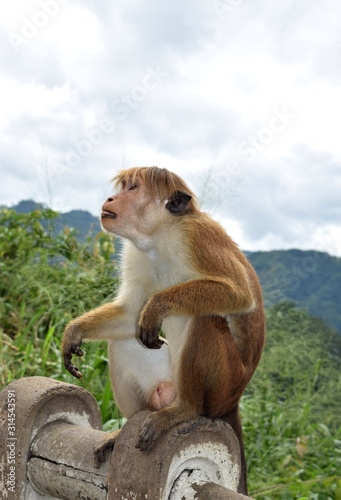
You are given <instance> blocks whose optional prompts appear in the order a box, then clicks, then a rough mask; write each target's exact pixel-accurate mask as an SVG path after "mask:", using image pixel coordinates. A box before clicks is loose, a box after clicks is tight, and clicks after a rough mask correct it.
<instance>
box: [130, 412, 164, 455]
mask: <svg viewBox="0 0 341 500" xmlns="http://www.w3.org/2000/svg"><path fill="white" fill-rule="evenodd" d="M160 434H161V432H160V430H159V429H158V428H157V426H156V425H155V421H154V419H153V417H152V416H148V417H147V418H146V420H145V421H144V422H143V424H142V425H141V427H140V429H139V438H138V440H137V443H136V445H135V448H139V449H140V450H141V451H151V450H152V449H153V448H154V446H155V441H156V440H157V438H158V437H159V436H160Z"/></svg>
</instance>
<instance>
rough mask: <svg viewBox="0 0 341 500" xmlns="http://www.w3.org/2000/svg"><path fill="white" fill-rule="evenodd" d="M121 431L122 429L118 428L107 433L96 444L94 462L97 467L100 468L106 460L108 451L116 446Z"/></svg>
mask: <svg viewBox="0 0 341 500" xmlns="http://www.w3.org/2000/svg"><path fill="white" fill-rule="evenodd" d="M119 432H120V431H119V430H117V431H113V432H108V433H106V434H105V435H104V436H103V437H102V438H101V439H100V440H99V441H98V443H97V444H96V446H95V449H94V462H95V467H96V469H98V467H99V466H100V465H101V463H102V462H104V460H105V459H106V455H107V453H108V452H109V451H110V450H111V449H112V448H113V447H114V444H115V441H116V438H117V436H118V434H119Z"/></svg>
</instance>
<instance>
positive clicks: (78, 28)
mask: <svg viewBox="0 0 341 500" xmlns="http://www.w3.org/2000/svg"><path fill="white" fill-rule="evenodd" d="M340 19H341V3H340V2H338V1H337V0H325V1H324V2H322V1H320V0H309V1H308V0H300V2H297V1H296V2H295V1H294V0H282V1H281V2H273V1H270V0H255V1H251V0H187V1H186V2H183V1H180V0H173V1H172V2H162V1H160V0H144V1H141V0H124V1H123V0H121V1H116V2H110V1H109V0H101V1H97V2H96V1H95V0H84V1H82V2H81V1H77V0H15V1H13V2H2V3H1V5H0V65H1V70H0V141H1V144H0V169H1V181H0V204H1V205H7V206H12V205H15V204H16V203H18V202H19V201H20V200H24V199H34V200H35V201H39V202H42V203H45V204H46V205H47V206H50V207H52V208H53V209H55V210H58V211H62V212H65V211H69V210H72V209H82V210H87V211H89V212H91V213H92V214H93V215H95V216H97V215H99V213H100V208H101V205H102V203H103V201H104V199H105V198H106V197H107V196H108V195H109V194H110V193H111V185H110V182H109V181H110V179H111V178H112V177H113V176H114V175H115V173H117V171H119V170H120V169H122V168H126V167H130V166H145V165H157V166H159V167H165V168H168V169H169V170H172V171H173V172H176V173H177V174H179V175H180V176H182V177H183V178H184V179H185V180H186V182H187V183H188V184H189V185H190V187H191V189H192V190H194V191H195V192H196V193H197V194H198V197H199V199H200V201H201V204H202V208H203V210H205V211H207V212H209V213H211V214H212V216H213V217H214V218H216V219H217V220H219V221H220V222H221V223H222V224H223V225H224V227H225V228H226V230H227V232H228V233H229V234H230V236H232V238H233V239H234V240H235V241H236V242H237V243H238V244H239V245H240V247H241V248H242V249H244V250H273V249H289V248H300V249H303V250H307V249H316V250H321V251H327V252H328V253H330V254H332V255H337V256H341V140H340V135H341V126H340V116H341V93H340V83H341V31H340Z"/></svg>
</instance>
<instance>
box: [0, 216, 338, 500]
mask: <svg viewBox="0 0 341 500" xmlns="http://www.w3.org/2000/svg"><path fill="white" fill-rule="evenodd" d="M55 216H56V214H53V212H51V211H49V210H47V211H44V212H40V211H35V212H31V213H29V214H18V213H16V212H14V211H13V210H0V390H1V389H2V388H4V387H5V386H6V385H7V384H8V383H9V382H10V381H11V380H13V379H18V378H20V377H27V376H33V375H42V376H46V377H52V378H55V379H58V380H64V381H66V382H70V383H73V384H78V385H81V386H82V387H84V388H86V389H87V390H89V391H90V392H91V393H92V394H93V395H94V396H95V397H96V399H97V402H98V404H99V407H100V409H101V412H102V416H103V423H104V429H105V430H109V429H112V428H114V427H117V426H121V425H122V418H121V416H120V413H119V411H118V409H117V407H116V406H115V403H114V401H113V397H112V393H111V387H110V379H109V370H108V365H107V350H106V343H105V342H103V343H99V342H92V343H87V344H85V345H84V351H85V355H84V357H83V358H82V359H80V360H78V362H79V363H81V367H82V373H83V378H82V379H81V380H76V379H75V378H73V377H72V376H71V375H70V374H69V373H68V372H66V370H65V369H64V367H63V364H62V360H61V352H60V343H61V336H62V332H63V329H64V327H65V325H66V323H67V322H68V321H69V320H70V319H71V318H74V317H75V316H77V315H79V314H82V313H83V312H85V311H87V310H89V309H91V308H94V307H96V306H98V305H100V304H103V303H105V302H107V301H109V300H111V299H112V298H113V297H114V295H115V291H116V286H117V280H116V272H117V271H116V267H115V263H114V261H113V259H112V255H113V254H114V253H115V247H114V245H115V240H114V239H112V238H111V237H110V236H108V235H105V234H99V235H98V236H97V237H95V238H90V239H89V240H88V241H86V242H84V243H81V242H79V241H78V240H77V239H76V238H75V237H74V235H73V233H72V231H70V230H68V229H66V230H64V231H60V232H57V233H56V231H55V229H54V227H53V226H54V219H55ZM42 219H44V220H45V223H44V225H42V223H41V221H42ZM340 361H341V337H340V336H339V335H337V334H336V333H335V332H334V331H333V330H332V329H331V328H329V327H328V326H327V325H326V324H325V323H324V322H323V321H321V320H318V319H315V318H313V317H311V316H310V315H309V314H308V313H307V312H305V311H303V310H300V309H298V308H296V307H295V306H294V305H293V304H290V303H287V302H283V303H279V304H277V305H275V306H273V307H271V308H269V309H268V310H267V343H266V347H265V351H264V354H263V357H262V360H261V362H260V365H259V367H258V369H257V371H256V374H255V376H254V378H253V379H252V381H251V383H250V385H249V387H248V388H247V390H246V392H245V395H244V396H243V398H242V402H241V414H242V421H243V428H244V441H245V448H246V457H247V463H248V467H249V487H250V493H251V495H252V496H253V497H254V498H256V499H257V500H277V499H278V500H291V499H292V500H304V499H309V500H340V499H341V474H340V470H341V413H340V401H341V377H340V367H341V364H340Z"/></svg>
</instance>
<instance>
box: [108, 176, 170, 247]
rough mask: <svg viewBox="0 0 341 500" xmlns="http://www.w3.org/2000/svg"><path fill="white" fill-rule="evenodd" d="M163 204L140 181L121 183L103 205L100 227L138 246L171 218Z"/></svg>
mask: <svg viewBox="0 0 341 500" xmlns="http://www.w3.org/2000/svg"><path fill="white" fill-rule="evenodd" d="M165 203H166V202H161V201H159V200H154V199H153V198H152V197H151V196H150V195H149V193H148V190H147V188H146V186H145V184H144V182H143V181H142V180H141V179H137V181H136V182H135V184H132V182H131V181H128V182H127V183H125V182H124V183H123V184H122V189H121V191H120V192H119V193H117V194H114V195H113V196H111V197H110V198H108V199H107V200H106V201H105V202H104V204H103V207H102V213H101V222H102V227H103V229H105V230H106V231H108V232H111V233H115V234H117V235H118V236H122V237H124V238H128V239H130V240H132V241H133V242H135V243H138V242H140V241H141V239H143V238H145V237H149V238H150V237H152V236H153V234H154V233H155V232H156V231H157V230H158V228H159V227H160V226H162V225H163V223H164V222H165V220H166V219H167V217H168V216H169V215H170V214H169V211H168V210H167V209H166V208H165Z"/></svg>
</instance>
